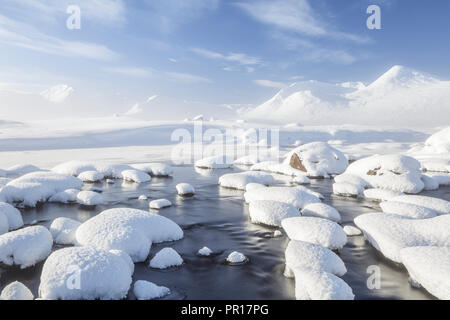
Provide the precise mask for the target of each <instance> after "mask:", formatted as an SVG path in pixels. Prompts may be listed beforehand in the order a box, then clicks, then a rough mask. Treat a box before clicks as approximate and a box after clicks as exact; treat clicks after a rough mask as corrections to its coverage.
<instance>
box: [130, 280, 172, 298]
mask: <svg viewBox="0 0 450 320" xmlns="http://www.w3.org/2000/svg"><path fill="white" fill-rule="evenodd" d="M133 293H134V295H135V296H136V298H137V299H138V300H153V299H158V298H162V297H164V296H166V295H168V294H170V290H169V288H166V287H160V286H157V285H156V284H154V283H153V282H149V281H145V280H138V281H136V282H135V283H134V287H133Z"/></svg>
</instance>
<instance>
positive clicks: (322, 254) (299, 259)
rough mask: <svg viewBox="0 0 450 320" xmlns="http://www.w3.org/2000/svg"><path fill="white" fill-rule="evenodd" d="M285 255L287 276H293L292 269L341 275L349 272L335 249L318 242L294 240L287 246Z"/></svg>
mask: <svg viewBox="0 0 450 320" xmlns="http://www.w3.org/2000/svg"><path fill="white" fill-rule="evenodd" d="M285 257H286V272H285V276H287V277H292V276H293V271H292V270H297V271H300V270H301V271H302V272H328V273H332V274H335V275H337V276H339V277H341V276H343V275H344V274H346V273H347V268H346V267H345V265H344V262H343V261H342V259H341V258H339V257H338V256H337V255H336V254H335V253H334V252H333V251H331V250H329V249H327V248H324V247H322V246H321V245H318V244H313V243H308V242H303V241H295V240H292V241H291V242H289V244H288V246H287V248H286V251H285Z"/></svg>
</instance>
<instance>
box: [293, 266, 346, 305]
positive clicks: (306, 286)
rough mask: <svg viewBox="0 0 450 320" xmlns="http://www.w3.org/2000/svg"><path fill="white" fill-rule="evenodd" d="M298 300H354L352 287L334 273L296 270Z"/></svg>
mask: <svg viewBox="0 0 450 320" xmlns="http://www.w3.org/2000/svg"><path fill="white" fill-rule="evenodd" d="M294 274H295V297H296V299H297V300H353V299H354V298H355V295H354V294H353V291H352V288H350V287H349V285H348V284H347V283H346V282H345V281H344V280H342V279H341V278H338V277H337V276H335V275H334V274H331V273H327V272H302V271H297V270H294Z"/></svg>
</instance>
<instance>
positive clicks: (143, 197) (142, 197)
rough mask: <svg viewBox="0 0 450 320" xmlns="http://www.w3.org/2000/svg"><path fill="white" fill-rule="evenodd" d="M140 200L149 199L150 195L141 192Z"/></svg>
mask: <svg viewBox="0 0 450 320" xmlns="http://www.w3.org/2000/svg"><path fill="white" fill-rule="evenodd" d="M138 200H140V201H145V200H148V197H147V196H146V195H145V194H141V195H140V196H139V198H138Z"/></svg>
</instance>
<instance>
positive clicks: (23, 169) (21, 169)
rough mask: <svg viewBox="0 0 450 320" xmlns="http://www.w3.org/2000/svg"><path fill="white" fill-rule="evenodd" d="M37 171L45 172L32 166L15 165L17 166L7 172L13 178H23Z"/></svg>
mask: <svg viewBox="0 0 450 320" xmlns="http://www.w3.org/2000/svg"><path fill="white" fill-rule="evenodd" d="M37 171H43V170H41V169H39V168H38V167H36V166H33V165H31V164H24V165H15V166H12V167H10V168H8V170H6V172H7V174H8V175H11V176H22V175H24V174H28V173H32V172H37Z"/></svg>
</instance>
